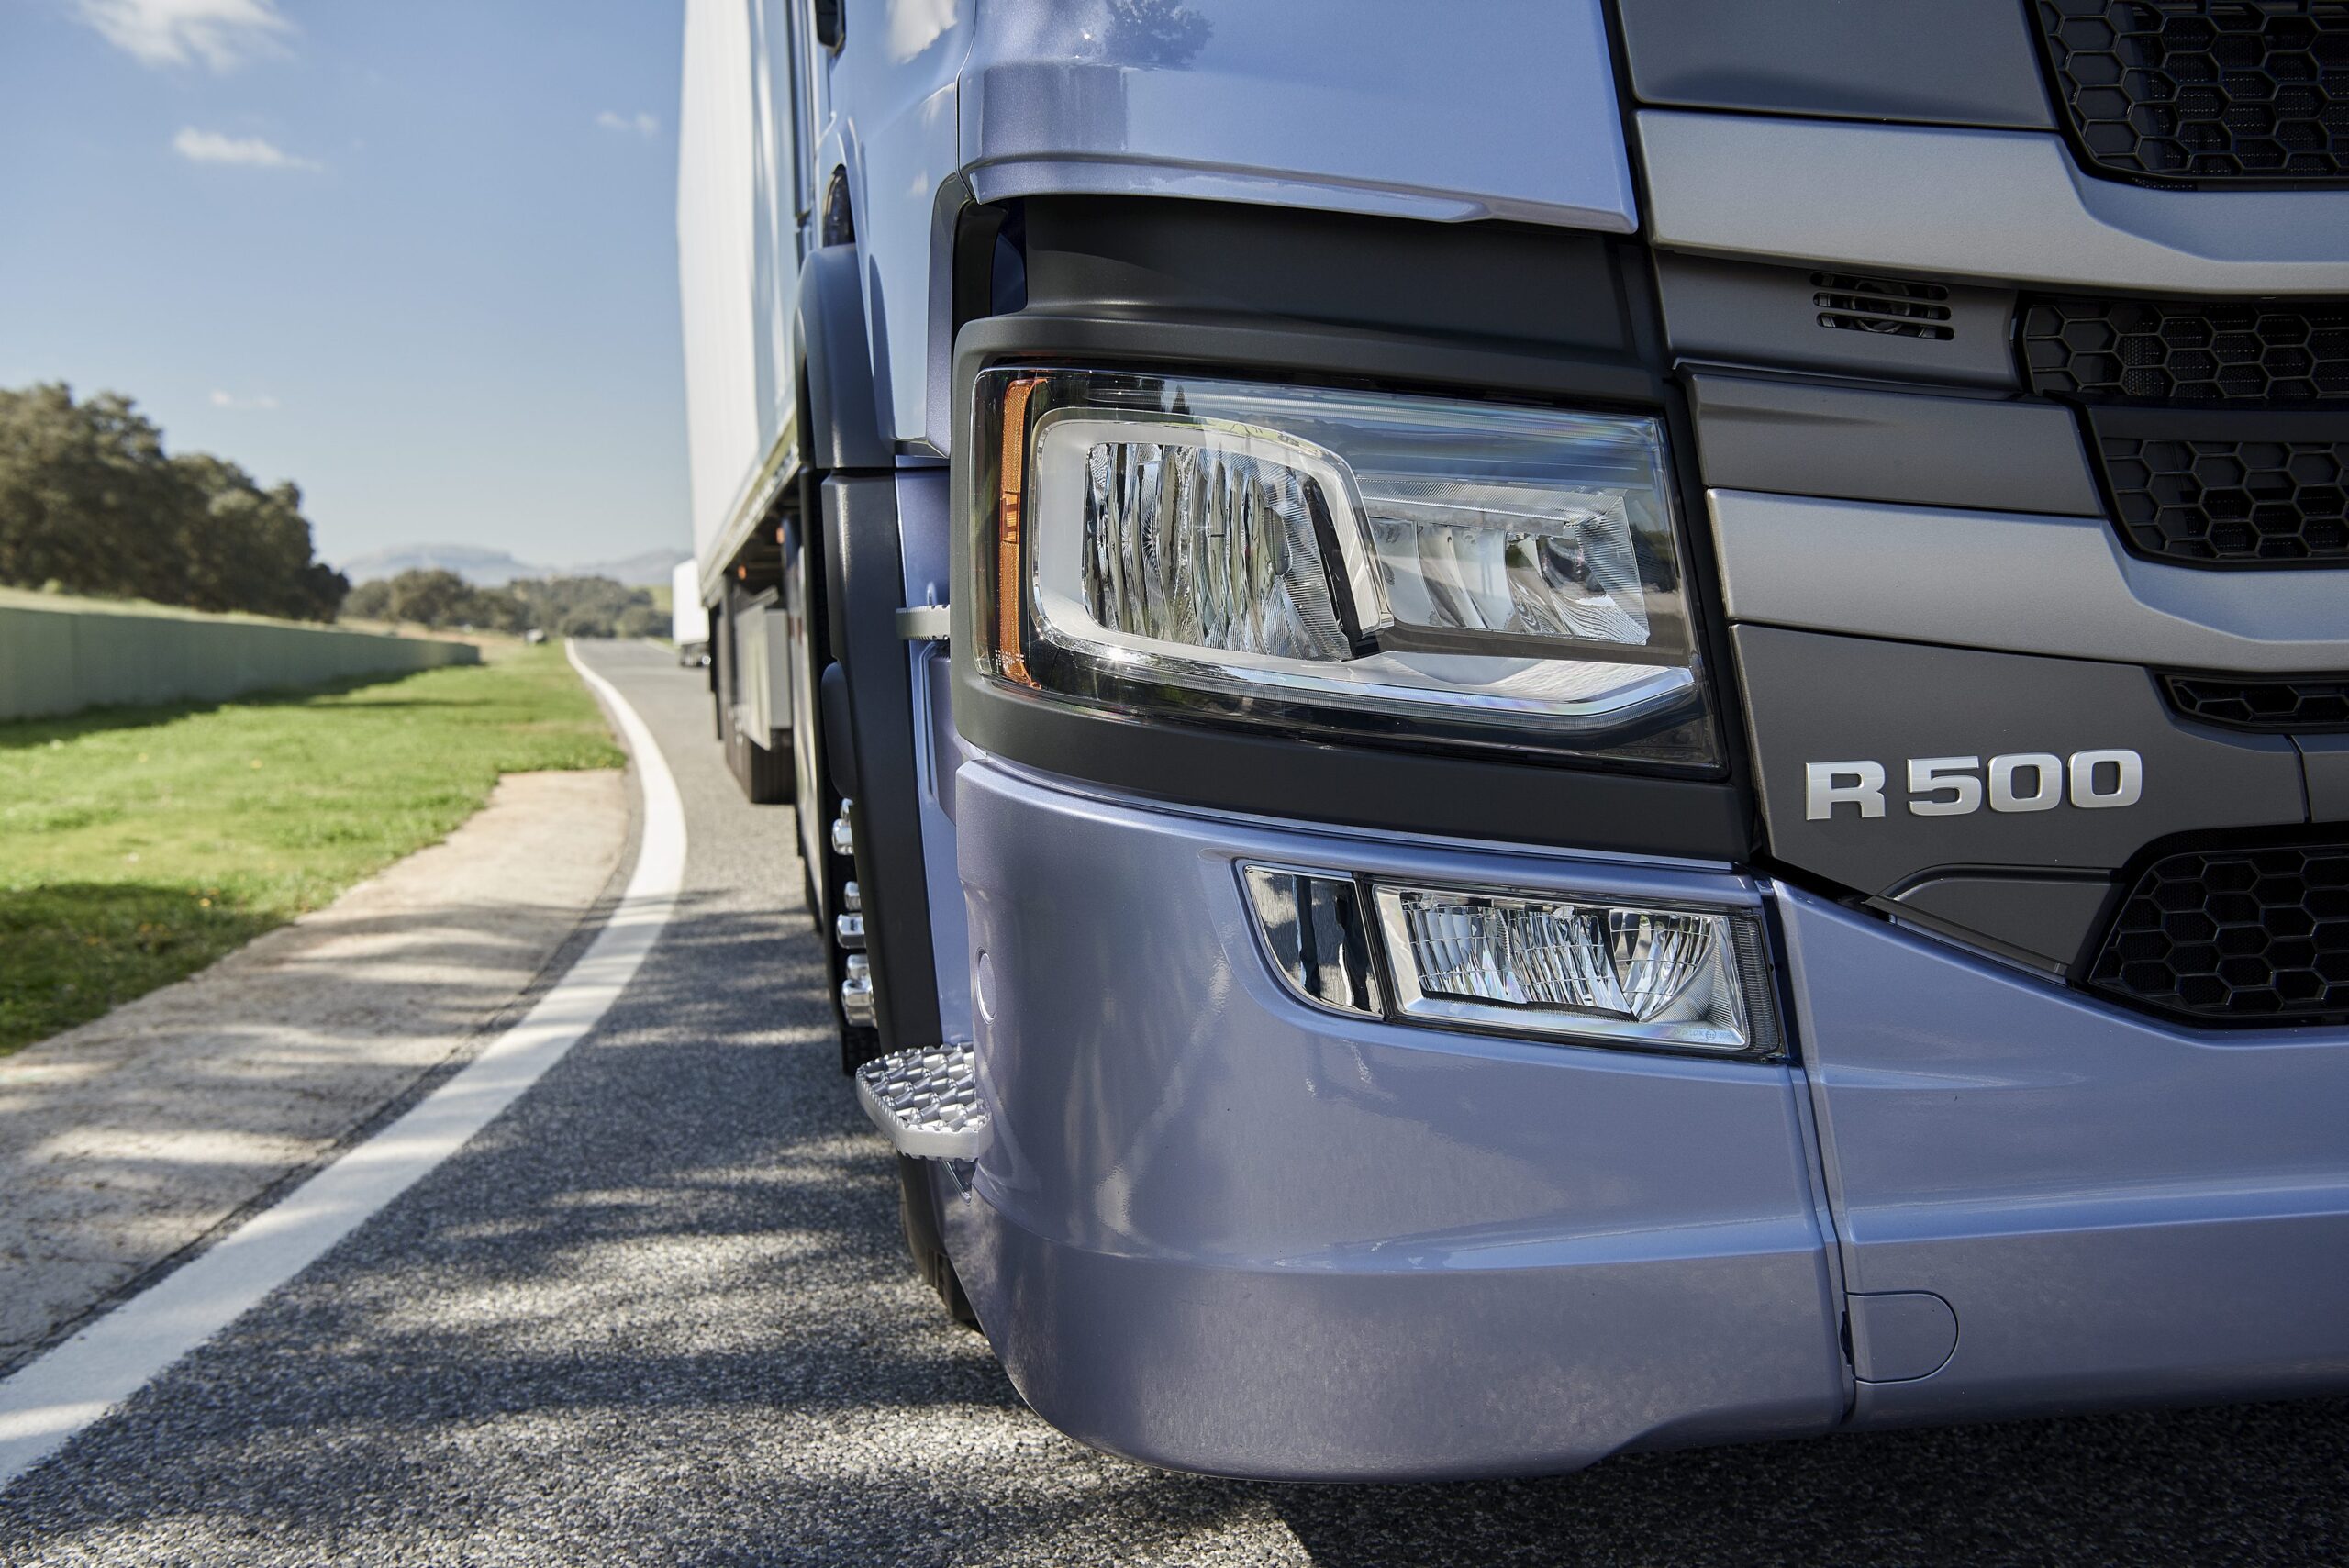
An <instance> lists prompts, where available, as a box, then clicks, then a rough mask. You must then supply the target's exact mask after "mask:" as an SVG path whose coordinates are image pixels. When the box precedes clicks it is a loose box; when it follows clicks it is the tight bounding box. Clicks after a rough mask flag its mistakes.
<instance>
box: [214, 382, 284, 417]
mask: <svg viewBox="0 0 2349 1568" xmlns="http://www.w3.org/2000/svg"><path fill="white" fill-rule="evenodd" d="M212 406H214V407H215V408H250V409H256V410H259V411H260V412H262V413H273V412H274V411H275V410H276V408H277V399H276V398H274V397H272V396H271V395H269V394H268V393H266V392H262V393H256V394H254V395H252V396H250V397H239V396H238V395H236V394H235V393H233V392H222V391H221V390H219V389H218V388H217V387H215V388H214V389H213V392H212Z"/></svg>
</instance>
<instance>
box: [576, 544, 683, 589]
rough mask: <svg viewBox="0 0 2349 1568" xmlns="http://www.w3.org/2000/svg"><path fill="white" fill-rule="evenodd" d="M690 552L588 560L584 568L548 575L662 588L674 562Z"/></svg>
mask: <svg viewBox="0 0 2349 1568" xmlns="http://www.w3.org/2000/svg"><path fill="white" fill-rule="evenodd" d="M690 553H692V552H691V551H689V550H639V551H638V552H637V553H636V554H634V555H626V556H622V557H621V558H620V559H619V560H618V561H591V562H588V563H587V564H586V565H584V566H565V567H561V568H558V569H557V572H556V573H551V575H561V576H564V577H609V578H611V579H613V580H614V581H615V582H619V583H625V584H628V585H629V587H631V588H665V587H667V586H668V585H669V576H670V573H673V572H674V571H675V570H676V566H677V562H680V561H683V560H685V557H686V556H687V555H689V554H690Z"/></svg>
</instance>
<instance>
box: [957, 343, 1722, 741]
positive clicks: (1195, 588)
mask: <svg viewBox="0 0 2349 1568" xmlns="http://www.w3.org/2000/svg"><path fill="white" fill-rule="evenodd" d="M977 406H978V411H979V412H978V417H979V425H980V429H979V436H980V439H979V442H978V444H977V450H978V451H979V452H980V453H982V454H983V456H982V461H981V462H979V463H977V464H975V465H974V471H975V472H976V476H977V484H978V490H977V493H976V494H975V495H974V497H973V501H974V516H976V517H978V518H979V520H980V527H981V529H982V538H981V541H980V543H981V549H980V550H978V552H977V553H976V555H975V556H974V559H976V560H977V561H979V562H982V563H983V568H982V571H981V573H980V575H981V577H982V582H981V583H980V584H978V585H977V586H978V588H979V590H980V593H981V596H982V598H983V600H985V601H986V602H985V603H983V605H982V613H981V615H980V617H978V619H977V621H976V623H975V624H977V625H980V626H982V627H984V628H986V629H987V630H988V631H989V632H990V633H991V635H992V646H991V647H989V648H988V649H986V650H985V651H983V657H984V658H985V659H986V660H988V661H989V662H990V664H991V668H992V669H993V671H994V673H996V674H997V675H998V676H999V677H1001V678H1003V679H1005V680H1007V681H1010V682H1014V683H1018V684H1027V685H1030V686H1034V687H1038V688H1040V689H1042V690H1045V691H1050V692H1052V693H1056V694H1059V695H1063V696H1067V697H1072V698H1075V699H1079V700H1082V701H1086V702H1090V703H1096V704H1100V705H1104V706H1112V707H1117V708H1119V709H1122V710H1125V711H1129V712H1141V713H1154V714H1160V715H1173V716H1177V717H1207V718H1223V719H1230V720H1239V721H1256V722H1264V723H1271V724H1275V725H1280V726H1282V727H1284V728H1306V729H1313V730H1321V731H1340V732H1350V733H1355V734H1362V733H1372V734H1384V735H1404V736H1408V737H1411V738H1415V739H1423V740H1426V739H1432V740H1449V741H1455V742H1462V743H1468V744H1498V745H1511V746H1528V745H1531V746H1537V747H1542V748H1546V749H1552V750H1558V751H1574V752H1577V753H1581V754H1585V755H1591V756H1603V757H1609V758H1615V759H1622V760H1628V761H1637V762H1646V763H1652V764H1663V765H1666V766H1680V767H1690V768H1707V767H1710V766H1712V765H1713V764H1714V763H1715V762H1717V761H1718V758H1719V752H1718V749H1717V747H1716V745H1715V742H1714V736H1713V726H1712V723H1711V719H1710V716H1709V710H1708V707H1707V699H1706V693H1705V684H1704V682H1703V681H1702V679H1701V678H1700V671H1699V668H1698V655H1697V651H1696V645H1695V641H1694V639H1693V637H1692V635H1691V632H1690V628H1689V614H1688V606H1687V595H1686V591H1685V589H1684V587H1683V584H1682V576H1681V569H1680V553H1679V544H1678V539H1677V537H1676V532H1675V522H1674V517H1675V509H1674V506H1673V504H1672V491H1671V484H1670V481H1669V470H1668V468H1667V466H1666V463H1665V462H1664V441H1663V434H1662V430H1661V428H1660V427H1659V426H1658V424H1657V422H1656V421H1655V420H1653V419H1651V418H1644V417H1618V416H1611V415H1596V414H1575V413H1566V412H1561V411H1557V410H1552V409H1540V408H1528V407H1520V406H1509V405H1502V404H1480V403H1465V402H1455V401H1449V400H1443V399H1436V398H1426V397H1406V396H1397V395H1381V394H1375V393H1361V392H1335V391H1326V390H1319V389H1313V388H1303V387H1282V386H1257V385H1250V384H1243V383H1235V382H1226V381H1211V380H1194V379H1189V378H1184V377H1170V376H1151V375H1139V374H1113V373H1099V372H1079V371H1052V370H1020V369H995V370H989V371H986V372H984V373H982V375H981V377H980V384H979V387H978V399H977ZM989 568H991V570H989Z"/></svg>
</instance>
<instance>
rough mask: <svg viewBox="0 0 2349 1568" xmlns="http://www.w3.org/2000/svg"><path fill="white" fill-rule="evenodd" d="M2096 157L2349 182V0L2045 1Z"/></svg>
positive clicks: (2076, 117)
mask: <svg viewBox="0 0 2349 1568" xmlns="http://www.w3.org/2000/svg"><path fill="white" fill-rule="evenodd" d="M2032 8H2033V10H2034V12H2035V13H2036V15H2037V17H2038V18H2039V28H2040V33H2041V35H2042V37H2043V39H2045V40H2046V47H2047V60H2048V63H2049V65H2050V66H2052V67H2053V68H2054V77H2055V96H2056V98H2057V99H2058V101H2060V102H2061V103H2062V104H2063V106H2064V108H2065V113H2066V114H2067V115H2068V116H2069V117H2070V118H2071V125H2072V132H2073V135H2074V136H2075V137H2076V139H2077V141H2078V144H2079V147H2080V150H2081V151H2082V153H2083V155H2084V156H2085V157H2086V158H2087V161H2088V162H2089V163H2090V164H2091V165H2092V166H2094V167H2096V168H2098V169H2099V170H2102V171H2104V172H2108V173H2111V174H2118V175H2121V176H2124V177H2128V178H2132V179H2140V180H2151V181H2161V182H2187V183H2194V184H2250V183H2259V184H2294V183H2329V182H2332V181H2339V180H2343V179H2344V178H2349V0H2036V4H2035V5H2034V6H2033V7H2032Z"/></svg>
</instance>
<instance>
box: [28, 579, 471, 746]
mask: <svg viewBox="0 0 2349 1568" xmlns="http://www.w3.org/2000/svg"><path fill="white" fill-rule="evenodd" d="M480 662H481V650H479V649H478V648H475V647H474V646H473V644H472V643H469V642H441V641H437V640H434V639H428V638H420V637H385V636H381V635H379V634H377V633H374V632H365V631H344V630H340V629H339V628H333V627H323V626H301V625H297V624H295V623H293V622H290V621H269V620H259V619H245V618H242V617H224V616H199V615H173V614H171V613H169V612H168V611H160V610H159V611H155V612H153V613H148V612H143V611H138V610H129V609H123V610H117V609H114V608H112V607H108V608H106V609H102V610H92V609H85V608H81V607H72V608H66V607H60V608H57V609H48V608H40V607H34V606H23V605H14V604H0V719H10V718H35V717H55V716H57V715H61V714H68V713H78V712H79V711H81V710H82V709H83V708H85V707H113V706H122V705H126V704H139V705H149V704H160V703H175V702H217V701H219V700H221V699H223V698H226V697H233V696H239V695H243V694H245V693H247V692H258V691H271V690H277V689H281V688H289V687H296V686H315V685H322V684H325V683H327V682H328V681H337V680H343V679H346V678H348V677H351V676H353V675H385V674H401V673H406V672H407V671H410V670H426V669H431V668H433V667H435V666H438V665H442V664H478V663H480Z"/></svg>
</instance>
